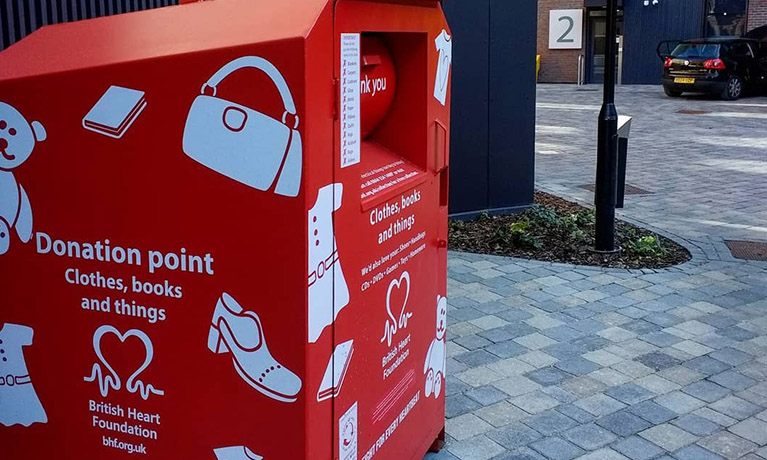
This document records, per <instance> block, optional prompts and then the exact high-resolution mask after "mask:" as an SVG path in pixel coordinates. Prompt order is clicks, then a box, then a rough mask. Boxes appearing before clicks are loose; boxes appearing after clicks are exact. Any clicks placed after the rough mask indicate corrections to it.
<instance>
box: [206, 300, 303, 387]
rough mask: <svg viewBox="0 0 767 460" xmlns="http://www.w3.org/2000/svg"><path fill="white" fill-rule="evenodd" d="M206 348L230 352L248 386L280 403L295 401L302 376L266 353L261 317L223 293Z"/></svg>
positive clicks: (214, 313) (235, 365) (236, 368)
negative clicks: (244, 308)
mask: <svg viewBox="0 0 767 460" xmlns="http://www.w3.org/2000/svg"><path fill="white" fill-rule="evenodd" d="M208 348H209V349H210V351H212V352H214V353H219V354H222V353H231V355H232V362H233V364H234V368H235V370H236V371H237V373H238V374H239V375H240V377H242V379H243V380H244V381H245V382H246V383H247V384H248V385H250V386H251V387H253V388H255V389H256V390H258V391H259V392H261V393H263V394H264V395H266V396H268V397H270V398H272V399H275V400H277V401H281V402H295V401H296V399H297V398H298V393H299V392H300V391H301V385H302V382H301V379H300V378H299V377H298V376H297V375H296V374H294V373H293V372H291V371H290V370H288V369H286V368H285V367H284V366H283V365H282V364H280V363H278V362H277V361H276V360H275V359H274V358H273V357H272V354H271V352H269V347H267V345H266V336H265V335H264V328H263V325H262V324H261V319H260V318H259V317H258V315H256V314H255V313H253V312H252V311H245V310H243V308H242V307H241V306H240V304H239V303H237V301H236V300H234V298H232V297H231V296H230V295H229V294H226V293H224V294H223V295H222V296H221V298H220V299H218V303H216V309H215V311H214V312H213V324H212V325H211V327H210V333H209V334H208Z"/></svg>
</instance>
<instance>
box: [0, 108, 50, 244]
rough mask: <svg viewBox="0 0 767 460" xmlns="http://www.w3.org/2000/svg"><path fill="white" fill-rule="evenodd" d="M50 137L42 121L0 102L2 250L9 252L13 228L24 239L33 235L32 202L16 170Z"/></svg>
mask: <svg viewBox="0 0 767 460" xmlns="http://www.w3.org/2000/svg"><path fill="white" fill-rule="evenodd" d="M46 137H47V133H46V132H45V128H44V127H43V125H42V124H40V122H37V121H33V122H31V123H30V122H28V121H27V119H26V118H24V115H22V114H21V113H20V112H19V111H18V110H16V109H15V108H13V107H12V106H10V105H8V104H6V103H4V102H0V254H5V253H6V252H8V248H9V247H10V244H11V229H12V228H14V229H16V233H17V234H18V236H19V239H20V240H21V241H23V242H24V243H28V242H29V240H31V239H32V206H30V204H29V198H28V197H27V192H26V191H24V187H22V186H21V184H19V183H18V182H17V181H16V177H15V176H14V175H13V172H12V170H13V169H14V168H16V167H18V166H20V165H21V164H22V163H24V162H25V161H27V158H29V156H30V155H32V151H33V150H34V149H35V145H36V144H37V143H38V142H43V141H44V140H45V138H46Z"/></svg>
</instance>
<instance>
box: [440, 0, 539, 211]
mask: <svg viewBox="0 0 767 460" xmlns="http://www.w3.org/2000/svg"><path fill="white" fill-rule="evenodd" d="M444 8H445V13H446V14H447V18H448V21H449V23H450V28H451V29H452V32H453V93H452V98H453V106H452V120H453V121H452V126H451V129H452V133H451V152H450V155H451V156H450V213H451V214H453V215H456V214H472V213H479V212H483V211H491V212H507V211H512V210H517V209H522V208H524V207H527V206H529V205H530V204H532V200H533V188H534V179H535V52H536V36H537V33H536V24H537V0H514V1H509V0H450V1H447V2H445V3H444Z"/></svg>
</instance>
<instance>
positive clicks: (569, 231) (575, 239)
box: [559, 213, 586, 244]
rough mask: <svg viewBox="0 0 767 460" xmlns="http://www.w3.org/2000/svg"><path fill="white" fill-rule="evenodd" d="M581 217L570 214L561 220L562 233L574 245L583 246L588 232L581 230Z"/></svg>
mask: <svg viewBox="0 0 767 460" xmlns="http://www.w3.org/2000/svg"><path fill="white" fill-rule="evenodd" d="M580 220H581V218H580V215H579V214H577V213H575V214H570V215H569V216H566V217H563V218H562V219H560V221H559V223H560V231H561V232H562V233H563V234H564V236H565V237H566V238H567V239H568V240H569V241H571V242H572V243H574V244H581V243H583V242H585V241H586V232H584V231H583V229H581V225H582V224H581V221H580Z"/></svg>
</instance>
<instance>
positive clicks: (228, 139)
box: [183, 56, 303, 197]
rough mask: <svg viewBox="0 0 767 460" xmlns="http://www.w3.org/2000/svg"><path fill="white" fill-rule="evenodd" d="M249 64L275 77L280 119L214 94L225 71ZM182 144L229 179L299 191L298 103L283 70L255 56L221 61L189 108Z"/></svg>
mask: <svg viewBox="0 0 767 460" xmlns="http://www.w3.org/2000/svg"><path fill="white" fill-rule="evenodd" d="M247 68H251V69H258V70H260V71H262V72H264V73H265V74H266V75H267V76H268V77H269V78H270V79H271V80H272V82H274V85H275V86H276V87H277V90H278V91H279V93H280V96H281V97H282V102H283V104H284V106H285V112H284V113H283V114H282V119H281V120H276V119H274V118H271V117H269V116H267V115H264V114H263V113H261V112H258V111H256V110H253V109H251V108H249V107H245V106H243V105H240V104H236V103H234V102H230V101H227V100H226V99H222V98H219V97H216V95H217V92H218V89H217V88H218V85H219V84H220V83H221V82H222V81H223V80H224V79H225V78H226V77H228V76H229V75H231V74H232V73H234V72H235V71H237V70H240V69H247ZM208 93H210V95H208ZM183 149H184V153H186V154H187V155H189V157H190V158H192V159H194V160H196V161H197V162H199V163H201V164H203V165H205V166H207V167H208V168H210V169H212V170H214V171H216V172H218V173H221V174H223V175H224V176H226V177H228V178H230V179H234V180H236V181H238V182H241V183H243V184H245V185H248V186H250V187H253V188H255V189H257V190H262V191H265V190H270V189H271V188H272V187H273V186H274V187H275V188H274V193H276V194H278V195H284V196H289V197H294V196H297V195H298V192H299V189H300V188H301V169H302V167H303V144H302V143H301V134H300V133H299V132H298V115H296V105H295V103H294V102H293V96H292V95H291V94H290V89H289V88H288V84H287V82H285V79H284V78H283V77H282V74H280V72H279V70H277V68H276V67H274V65H272V63H270V62H269V61H267V60H266V59H263V58H260V57H256V56H245V57H241V58H239V59H235V60H234V61H232V62H230V63H228V64H226V65H225V66H224V67H222V68H221V69H220V70H219V71H218V72H216V73H215V74H214V75H213V76H212V77H211V78H210V80H208V81H207V82H206V83H205V84H204V85H203V86H202V92H201V95H199V96H197V98H196V99H195V100H194V103H193V104H192V108H191V109H190V110H189V117H188V118H187V120H186V127H185V128H184V143H183ZM275 180H276V181H277V184H276V186H275V185H274V183H275Z"/></svg>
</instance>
